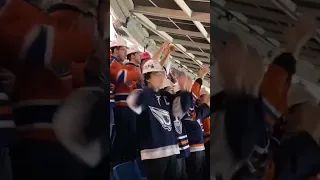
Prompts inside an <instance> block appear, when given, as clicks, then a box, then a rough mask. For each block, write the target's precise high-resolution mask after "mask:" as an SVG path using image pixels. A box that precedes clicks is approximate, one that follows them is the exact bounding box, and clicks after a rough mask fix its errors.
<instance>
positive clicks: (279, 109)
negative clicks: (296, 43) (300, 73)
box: [261, 53, 296, 179]
mask: <svg viewBox="0 0 320 180" xmlns="http://www.w3.org/2000/svg"><path fill="white" fill-rule="evenodd" d="M295 64H296V60H295V58H294V56H293V55H292V54H290V53H282V54H280V55H279V56H277V57H276V58H275V59H274V60H273V62H272V63H271V64H270V65H269V68H268V71H267V72H266V74H265V75H264V79H263V82H262V85H261V92H262V97H263V103H264V105H265V109H266V120H267V122H268V124H269V125H270V126H271V127H272V128H275V130H276V131H275V134H273V136H278V135H279V134H281V132H278V133H277V129H278V130H280V131H282V130H281V123H282V122H277V121H279V120H281V119H283V118H281V117H282V116H283V115H285V114H287V113H288V104H287V97H288V91H289V88H290V85H291V78H292V75H293V74H294V73H295V71H296V70H295ZM279 126H280V127H279ZM277 138H280V137H274V138H273V139H277ZM274 170H275V169H274V164H273V161H272V160H270V161H268V167H267V173H266V179H273V178H274Z"/></svg>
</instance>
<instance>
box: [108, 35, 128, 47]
mask: <svg viewBox="0 0 320 180" xmlns="http://www.w3.org/2000/svg"><path fill="white" fill-rule="evenodd" d="M119 46H123V47H128V46H127V43H126V41H125V40H124V39H123V38H121V37H118V38H117V39H115V40H113V41H111V42H110V48H112V47H119Z"/></svg>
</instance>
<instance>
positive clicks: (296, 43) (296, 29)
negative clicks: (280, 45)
mask: <svg viewBox="0 0 320 180" xmlns="http://www.w3.org/2000/svg"><path fill="white" fill-rule="evenodd" d="M315 33H316V19H315V18H314V17H313V16H312V15H310V14H304V15H302V16H301V17H299V19H298V20H297V21H296V23H295V25H294V26H290V27H288V30H287V32H285V33H284V34H285V40H286V43H287V44H286V47H285V48H286V51H288V52H291V53H293V54H294V55H299V54H300V50H301V48H302V47H303V46H304V45H305V44H306V43H307V41H308V40H309V39H310V38H311V37H313V36H315Z"/></svg>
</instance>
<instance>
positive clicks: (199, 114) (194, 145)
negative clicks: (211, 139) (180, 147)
mask: <svg viewBox="0 0 320 180" xmlns="http://www.w3.org/2000/svg"><path fill="white" fill-rule="evenodd" d="M209 116H210V107H209V106H208V105H207V104H202V105H200V106H198V107H196V108H195V116H194V117H192V116H188V117H186V118H185V119H184V120H183V121H182V124H183V126H184V127H185V128H186V131H187V135H188V139H189V144H190V152H196V151H203V150H204V149H205V148H204V142H203V135H204V132H203V128H202V121H203V120H204V119H205V118H207V117H209Z"/></svg>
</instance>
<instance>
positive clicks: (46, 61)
mask: <svg viewBox="0 0 320 180" xmlns="http://www.w3.org/2000/svg"><path fill="white" fill-rule="evenodd" d="M0 12H1V13H0V39H1V43H0V47H1V48H0V49H2V50H0V53H1V54H2V55H5V56H6V57H8V58H9V57H10V58H13V59H18V60H19V61H15V62H14V63H15V64H16V63H21V64H26V65H30V66H51V65H55V64H61V63H70V62H72V61H77V60H83V59H84V58H83V57H86V56H90V55H91V54H92V52H93V41H92V36H91V35H90V34H88V33H87V32H85V31H81V30H77V29H66V28H62V27H61V26H60V25H59V21H58V19H57V18H55V17H51V16H49V15H48V14H46V13H45V12H42V11H39V10H38V9H37V8H36V7H33V6H31V5H30V4H28V3H26V2H24V1H22V0H10V1H6V3H5V5H4V6H2V8H0ZM8 42H10V43H8ZM4 65H7V64H6V63H4Z"/></svg>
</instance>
